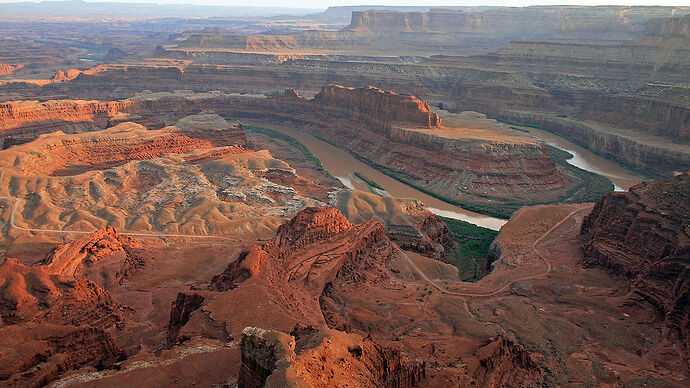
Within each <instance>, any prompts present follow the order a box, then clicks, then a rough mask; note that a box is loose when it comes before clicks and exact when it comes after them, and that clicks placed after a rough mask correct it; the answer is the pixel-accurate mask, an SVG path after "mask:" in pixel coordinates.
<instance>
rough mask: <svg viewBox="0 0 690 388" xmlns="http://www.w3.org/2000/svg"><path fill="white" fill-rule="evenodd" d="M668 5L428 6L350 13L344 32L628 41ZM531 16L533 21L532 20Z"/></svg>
mask: <svg viewBox="0 0 690 388" xmlns="http://www.w3.org/2000/svg"><path fill="white" fill-rule="evenodd" d="M673 12H674V10H673V9H672V8H671V7H659V8H656V9H652V8H644V7H597V8H595V9H588V10H585V9H583V8H580V7H526V8H498V9H493V10H487V11H484V12H473V13H469V12H464V11H462V10H452V9H433V8H432V9H430V10H429V12H397V11H385V10H367V11H353V12H352V21H351V23H350V25H349V26H348V27H346V28H345V30H347V31H357V32H374V33H379V34H381V33H388V34H391V33H402V32H416V33H430V32H436V33H445V34H449V35H451V36H452V35H453V34H463V33H464V34H474V35H477V36H482V37H490V38H493V39H499V38H504V39H511V40H516V39H550V40H556V39H562V40H583V41H597V40H598V41H621V40H632V39H635V38H638V37H640V36H641V35H642V33H643V32H644V31H645V29H646V27H647V20H648V19H649V18H654V17H660V16H661V15H666V16H671V15H672V14H673ZM535 20H539V22H538V23H535Z"/></svg>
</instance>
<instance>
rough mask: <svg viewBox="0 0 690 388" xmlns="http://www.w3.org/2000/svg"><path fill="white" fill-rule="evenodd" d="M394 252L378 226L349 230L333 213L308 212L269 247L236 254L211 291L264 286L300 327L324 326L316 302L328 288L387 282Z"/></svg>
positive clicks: (369, 224) (370, 224) (322, 210)
mask: <svg viewBox="0 0 690 388" xmlns="http://www.w3.org/2000/svg"><path fill="white" fill-rule="evenodd" d="M398 252H399V248H398V247H396V246H395V245H394V244H392V243H391V242H390V240H388V237H387V236H386V233H385V231H384V228H383V225H381V224H380V223H379V222H377V221H373V220H372V221H368V222H365V223H364V224H362V225H353V224H351V223H350V222H349V221H348V220H347V218H345V216H344V215H343V214H342V213H340V212H339V211H338V210H336V209H334V208H331V207H321V208H315V207H310V208H306V209H304V210H302V211H300V212H299V213H297V214H296V215H295V216H294V217H293V218H292V219H291V220H290V221H288V222H287V223H285V224H283V225H281V226H280V227H279V228H278V231H277V233H276V236H275V238H273V240H272V241H270V242H268V243H266V244H263V245H260V246H254V247H252V248H250V249H249V250H246V251H244V252H242V253H240V255H239V257H238V259H237V260H236V261H234V262H233V263H232V264H230V265H229V266H228V267H227V268H226V269H225V271H223V272H222V273H221V274H219V275H217V276H215V277H214V278H213V279H212V280H211V283H210V285H209V288H210V289H211V290H215V291H227V290H232V289H235V288H237V287H239V286H240V285H241V284H242V283H244V282H247V281H249V280H251V282H252V283H256V282H266V283H267V284H270V285H271V286H270V289H271V290H272V294H273V295H274V296H273V299H275V300H276V301H279V302H280V305H281V306H283V308H285V309H286V311H285V312H286V313H288V314H290V315H291V316H295V317H297V316H299V317H300V322H302V323H303V324H311V325H323V324H324V323H325V320H324V317H323V314H322V311H321V307H320V305H319V296H320V295H321V294H322V293H323V292H324V289H326V287H327V285H328V284H331V283H334V282H345V283H347V284H359V283H365V282H367V283H370V284H371V283H378V282H383V281H386V280H388V279H389V278H390V272H389V271H388V270H387V268H386V264H387V262H388V261H390V260H391V259H392V258H393V257H395V255H397V254H398Z"/></svg>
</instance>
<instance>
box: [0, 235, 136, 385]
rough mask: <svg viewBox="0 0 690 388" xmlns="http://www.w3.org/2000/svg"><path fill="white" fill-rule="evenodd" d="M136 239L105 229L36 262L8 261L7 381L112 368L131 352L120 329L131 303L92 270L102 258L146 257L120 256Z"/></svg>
mask: <svg viewBox="0 0 690 388" xmlns="http://www.w3.org/2000/svg"><path fill="white" fill-rule="evenodd" d="M133 246H136V244H135V243H134V242H133V241H131V240H128V239H126V238H122V237H120V236H118V234H117V232H116V231H115V230H113V229H104V230H100V231H98V232H95V233H93V234H88V235H85V236H83V237H81V238H79V239H77V240H75V241H72V242H69V243H67V244H65V245H63V246H60V247H58V248H56V249H55V251H54V252H53V253H52V254H51V255H50V256H48V257H47V258H46V259H45V260H43V261H41V262H39V263H37V264H36V265H34V266H31V267H27V266H25V265H23V264H21V263H20V262H19V261H18V260H16V259H11V258H6V259H5V260H4V262H3V263H2V264H0V317H1V320H0V334H1V335H0V338H2V339H1V340H0V350H1V351H0V365H1V366H0V383H1V384H7V385H9V386H32V387H33V386H44V385H46V384H48V383H49V382H51V381H52V380H54V379H55V378H56V377H58V376H59V375H60V374H62V373H64V372H66V371H70V370H74V369H79V368H81V367H85V366H90V367H95V368H99V369H103V368H110V367H112V366H113V364H114V363H115V362H117V361H120V360H121V359H122V358H123V357H124V353H123V350H122V349H121V348H120V347H119V346H118V345H117V343H116V341H115V339H114V336H113V334H114V332H116V331H118V330H120V329H122V327H123V326H124V325H125V323H126V322H127V320H128V318H129V317H130V316H131V309H129V308H128V307H127V306H124V305H122V304H120V303H118V302H117V301H115V300H114V299H113V298H112V297H111V295H110V293H109V292H108V291H106V290H104V289H103V288H101V287H100V286H99V285H97V284H95V283H94V282H92V281H90V280H88V279H86V278H85V276H87V274H88V269H87V268H88V266H89V265H90V264H93V263H94V262H98V261H111V260H114V261H120V263H121V267H122V268H123V269H127V268H133V267H136V266H138V265H141V264H142V263H141V261H137V262H136V263H133V259H132V255H128V256H127V258H125V259H124V260H122V259H120V258H118V255H117V253H118V252H122V251H125V250H127V249H129V247H133ZM126 272H127V271H126ZM129 273H132V272H131V271H129ZM120 275H121V276H125V273H124V272H123V273H120Z"/></svg>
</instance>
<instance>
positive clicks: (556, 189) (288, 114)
mask: <svg viewBox="0 0 690 388" xmlns="http://www.w3.org/2000/svg"><path fill="white" fill-rule="evenodd" d="M3 106H4V108H3V112H4V113H5V117H7V120H6V121H5V122H4V124H3V127H4V128H3V129H4V130H3V131H2V132H1V133H2V135H3V136H4V139H5V140H4V141H5V143H6V144H12V143H13V142H19V141H21V139H22V138H27V137H28V138H31V137H35V135H36V133H35V130H34V128H36V127H40V128H41V129H42V130H48V131H56V130H62V131H63V132H74V131H83V130H85V129H88V128H89V126H95V127H97V126H98V125H99V124H100V125H101V126H108V125H110V124H114V123H115V122H119V121H123V120H131V121H135V122H139V123H142V124H145V125H149V126H153V127H154V128H155V127H159V126H165V125H167V123H168V122H171V121H172V120H174V119H176V118H179V117H182V116H183V115H185V114H193V113H199V112H202V111H203V110H212V111H213V112H215V113H216V114H220V115H223V116H225V117H226V118H231V117H236V118H248V119H252V120H256V119H258V118H260V119H261V120H264V121H266V120H268V121H269V122H271V121H273V122H278V123H286V124H288V125H292V126H299V127H301V128H302V130H304V131H306V132H307V133H310V134H313V135H315V136H316V137H319V138H327V139H329V142H332V143H334V144H336V145H337V146H339V147H341V148H344V149H346V150H348V151H350V152H351V153H353V154H354V155H355V156H357V157H358V158H361V159H362V160H365V161H366V162H367V163H369V164H371V165H373V166H375V167H377V168H381V169H383V170H384V171H388V172H389V173H390V174H391V175H393V176H394V177H396V179H400V180H402V181H404V182H406V183H409V184H412V185H414V186H420V187H422V188H424V189H425V190H428V191H429V192H431V193H433V194H435V195H438V196H441V197H443V198H448V199H449V200H450V201H455V202H457V203H458V204H459V205H460V206H462V207H465V208H467V209H469V210H475V209H487V210H485V211H486V212H489V214H491V215H497V216H500V217H508V216H510V214H511V213H512V212H513V211H514V210H516V209H517V208H519V207H520V206H522V205H524V204H530V203H531V204H534V203H549V202H554V201H577V200H578V198H579V200H582V198H584V197H583V196H587V195H590V189H586V190H585V191H584V192H583V189H582V188H583V187H584V186H583V185H584V183H585V182H590V180H591V179H598V178H593V177H592V176H591V174H590V175H588V173H586V172H581V171H574V170H573V169H572V168H569V167H568V168H566V167H564V166H563V165H556V164H555V163H554V161H553V160H552V159H551V157H550V155H549V153H548V151H547V148H546V147H545V145H544V144H543V143H539V142H535V141H533V140H532V139H529V138H527V137H520V136H518V135H513V136H512V139H514V140H512V139H511V140H512V141H511V140H503V141H499V140H495V139H497V138H499V136H495V137H493V138H491V137H487V136H486V135H484V137H485V138H484V139H482V138H479V139H473V138H465V137H461V138H453V137H451V136H443V133H445V132H446V131H445V130H444V127H443V125H442V123H441V119H440V118H439V116H438V115H437V114H436V113H434V112H432V111H431V110H430V107H429V105H428V104H427V103H426V102H424V101H421V100H419V99H418V98H416V97H415V96H413V95H409V94H398V93H395V92H390V91H383V90H380V89H378V88H375V87H368V88H346V87H342V86H338V85H327V86H324V87H323V88H322V90H321V92H319V93H318V94H316V95H315V96H314V98H313V99H305V98H302V97H300V95H299V94H298V93H297V92H296V91H295V90H293V89H287V90H286V91H285V92H284V94H283V95H282V96H270V97H261V96H242V95H234V94H224V93H172V94H169V93H168V94H166V93H153V94H142V95H139V96H137V97H135V98H133V99H127V100H122V101H111V102H98V101H91V102H83V101H68V100H62V101H49V102H45V103H39V102H33V103H32V102H8V103H5V104H3ZM47 115H52V116H51V117H52V118H51V119H46V117H47ZM344 119H347V120H348V121H347V123H345V122H344V121H343V120H344ZM426 130H438V131H437V132H435V133H429V132H428V131H426ZM109 131H110V132H109ZM118 131H119V128H118V127H117V126H116V127H113V128H112V129H109V130H107V131H106V132H103V135H102V136H106V137H107V136H108V134H109V133H111V132H118ZM164 131H166V128H163V129H159V130H157V132H158V133H159V134H160V132H164ZM211 132H213V131H211ZM217 133H222V132H217ZM133 136H134V135H133ZM136 136H138V137H141V135H136ZM223 136H224V138H225V139H226V140H227V141H229V143H228V144H236V145H237V144H238V141H239V142H240V143H241V139H236V138H232V139H230V138H228V137H227V136H228V135H226V134H224V133H223ZM160 137H161V136H157V137H156V138H157V139H160ZM74 141H76V140H74ZM157 141H161V140H157ZM168 141H172V139H171V140H168ZM43 142H45V140H43ZM70 142H73V141H70ZM176 142H177V143H180V142H182V140H176ZM39 143H40V142H39ZM161 144H162V143H161ZM27 147H30V148H36V147H38V145H37V143H36V142H33V143H32V145H30V146H27ZM180 147H184V146H183V145H182V144H176V148H180ZM191 147H192V148H194V147H195V148H197V149H198V148H199V147H200V146H199V145H194V146H191ZM149 148H150V147H149ZM19 149H21V147H20V148H19ZM183 149H185V148H183ZM186 149H188V150H189V149H191V148H186ZM130 152H131V151H130ZM161 152H162V153H164V152H165V151H164V148H163V149H162V150H161ZM177 152H180V151H177ZM15 159H16V158H15ZM41 160H42V161H44V162H47V161H48V159H45V158H41ZM451 161H452V162H451ZM48 163H52V162H48ZM15 164H16V163H15ZM421 166H424V167H423V168H420V167H421ZM27 171H28V170H27ZM429 177H435V179H434V180H433V181H429V179H428V178H429ZM599 185H600V186H601V189H596V188H594V189H591V190H593V194H592V195H595V196H596V195H601V194H598V192H597V191H596V190H603V191H601V193H603V192H605V190H609V189H610V185H611V184H610V182H606V181H603V180H602V181H601V182H600V183H599ZM590 187H595V186H594V185H590ZM480 203H481V205H480Z"/></svg>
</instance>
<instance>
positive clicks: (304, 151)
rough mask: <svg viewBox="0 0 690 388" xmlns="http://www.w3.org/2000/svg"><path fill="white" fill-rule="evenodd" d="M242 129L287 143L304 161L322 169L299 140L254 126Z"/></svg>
mask: <svg viewBox="0 0 690 388" xmlns="http://www.w3.org/2000/svg"><path fill="white" fill-rule="evenodd" d="M244 129H245V130H248V131H250V132H258V133H261V134H264V135H266V136H268V137H272V138H274V139H280V140H283V141H285V142H286V143H288V144H289V145H291V146H292V147H294V148H296V149H297V150H298V151H299V152H300V153H302V155H303V156H304V158H305V159H306V160H308V161H310V162H312V163H314V164H316V165H318V166H319V167H323V166H322V165H321V161H320V160H319V158H317V157H316V156H314V154H312V153H311V151H309V148H307V147H306V146H305V145H304V144H302V143H300V142H299V140H297V139H295V138H294V137H292V136H288V135H286V134H284V133H282V132H279V131H276V130H274V129H270V128H264V127H259V126H256V125H245V126H244Z"/></svg>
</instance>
